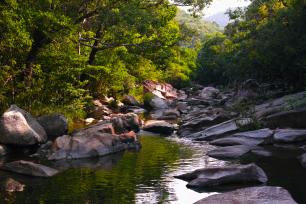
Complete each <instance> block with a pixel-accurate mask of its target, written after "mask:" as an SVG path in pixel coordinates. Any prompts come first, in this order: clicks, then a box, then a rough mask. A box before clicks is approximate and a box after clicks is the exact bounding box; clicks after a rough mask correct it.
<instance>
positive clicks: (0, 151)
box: [0, 144, 7, 156]
mask: <svg viewBox="0 0 306 204" xmlns="http://www.w3.org/2000/svg"><path fill="white" fill-rule="evenodd" d="M6 154H7V147H6V146H5V145H1V144H0V156H4V155H6Z"/></svg>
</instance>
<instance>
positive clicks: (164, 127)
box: [143, 120, 174, 135]
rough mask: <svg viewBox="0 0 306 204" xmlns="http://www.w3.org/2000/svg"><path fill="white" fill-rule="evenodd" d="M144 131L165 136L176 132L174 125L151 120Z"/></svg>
mask: <svg viewBox="0 0 306 204" xmlns="http://www.w3.org/2000/svg"><path fill="white" fill-rule="evenodd" d="M143 130H145V131H149V132H154V133H159V134H164V135H171V134H172V133H173V131H174V125H172V124H170V123H168V122H166V121H162V120H149V121H147V122H146V123H145V125H144V126H143Z"/></svg>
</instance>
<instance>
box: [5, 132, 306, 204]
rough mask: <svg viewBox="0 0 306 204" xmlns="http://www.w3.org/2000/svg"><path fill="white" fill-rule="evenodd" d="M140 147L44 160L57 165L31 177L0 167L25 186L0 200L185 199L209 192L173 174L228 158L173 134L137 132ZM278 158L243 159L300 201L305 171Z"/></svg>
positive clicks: (184, 203)
mask: <svg viewBox="0 0 306 204" xmlns="http://www.w3.org/2000/svg"><path fill="white" fill-rule="evenodd" d="M140 140H141V144H142V148H141V149H140V150H139V151H125V152H122V153H119V154H114V155H109V156H106V157H101V158H96V159H90V160H87V159H86V160H73V161H59V162H56V163H49V164H48V165H51V166H53V167H55V168H58V169H61V170H62V171H61V173H59V174H58V175H56V176H54V177H52V178H47V179H46V178H33V177H26V176H21V175H15V174H10V173H6V172H0V176H1V178H4V177H12V178H14V179H16V180H17V181H19V182H22V183H24V184H25V185H26V188H25V190H24V191H23V192H17V193H4V191H1V193H0V203H31V204H32V203H48V204H49V203H51V204H53V203H54V204H60V203H65V204H66V203H73V204H74V203H80V204H91V203H106V204H108V203H112V204H117V203H118V204H125V203H127V204H130V203H136V204H140V203H146V204H147V203H149V204H151V203H173V204H189V203H194V202H195V201H197V200H199V199H201V198H204V197H207V196H209V195H211V194H213V192H212V193H205V192H202V193H198V192H196V191H193V190H190V189H188V188H186V182H184V181H181V180H179V179H175V178H174V177H173V176H174V175H179V174H182V173H185V172H190V171H192V170H195V169H197V168H203V167H213V166H223V165H227V162H224V161H220V160H216V159H213V158H210V157H208V156H206V155H205V153H206V152H207V151H208V150H210V149H212V148H213V147H212V146H210V145H208V144H206V143H195V142H192V141H190V140H184V139H178V138H175V137H172V138H164V137H160V136H154V135H151V136H150V135H142V136H141V138H140ZM277 155H279V157H276V158H274V157H273V159H271V158H270V157H262V156H261V157H258V156H254V155H253V156H251V157H248V158H246V159H244V160H241V162H242V163H249V162H250V160H251V161H255V162H256V163H257V164H258V165H260V166H261V167H262V168H263V169H264V170H265V171H266V173H267V175H268V176H269V183H268V184H269V185H278V186H282V187H285V188H286V189H288V190H289V191H290V192H291V194H292V195H293V197H294V198H295V199H296V200H297V201H299V203H306V199H305V198H306V195H305V189H306V172H305V170H304V169H302V168H300V167H299V166H298V165H299V164H298V162H296V161H295V160H293V159H291V158H292V157H291V156H290V155H292V154H291V153H290V151H289V152H288V151H287V150H284V152H277Z"/></svg>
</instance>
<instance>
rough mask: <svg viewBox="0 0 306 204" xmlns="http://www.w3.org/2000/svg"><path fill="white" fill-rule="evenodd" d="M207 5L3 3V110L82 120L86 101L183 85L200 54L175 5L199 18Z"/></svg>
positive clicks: (80, 0) (77, 0)
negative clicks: (164, 84)
mask: <svg viewBox="0 0 306 204" xmlns="http://www.w3.org/2000/svg"><path fill="white" fill-rule="evenodd" d="M209 2H210V0H201V1H199V0H197V1H190V0H176V1H171V2H170V1H167V0H162V1H160V0H159V1H147V0H131V1H125V0H118V1H113V0H72V1H62V0H56V1H50V0H39V1H31V0H22V1H19V0H5V1H1V2H0V84H1V87H0V110H4V109H5V108H7V107H8V106H9V105H10V104H12V103H16V104H18V105H19V106H21V107H23V108H25V109H27V110H29V111H32V113H33V114H41V113H44V112H49V111H56V110H58V109H61V110H60V111H62V112H63V111H64V112H66V114H69V113H73V114H75V113H77V116H81V115H82V114H83V110H84V107H85V106H86V105H87V102H88V101H89V100H90V99H91V98H95V97H101V96H102V95H109V96H113V97H115V98H117V97H120V96H121V95H124V94H127V93H130V94H133V95H136V96H139V95H141V94H140V93H142V91H141V86H140V84H141V83H142V81H143V80H145V79H155V80H159V81H168V82H171V83H173V84H175V85H176V86H179V87H180V86H184V85H186V84H188V83H189V75H190V73H191V72H193V71H194V69H195V67H196V66H195V59H196V56H197V52H196V46H190V45H191V44H192V42H191V40H192V38H188V37H187V36H188V35H189V36H190V33H193V31H192V30H191V28H190V26H189V27H188V26H186V24H183V23H178V22H177V20H176V19H175V16H176V13H177V5H189V6H191V7H190V8H191V9H190V10H191V12H192V13H193V14H197V12H199V11H200V10H201V9H202V8H203V7H204V6H205V5H207V4H208V3H209ZM197 32H199V31H197ZM182 44H184V45H188V46H182Z"/></svg>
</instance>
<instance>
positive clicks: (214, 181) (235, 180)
mask: <svg viewBox="0 0 306 204" xmlns="http://www.w3.org/2000/svg"><path fill="white" fill-rule="evenodd" d="M176 178H179V179H182V180H185V181H188V182H189V183H188V184H187V186H188V187H190V188H200V189H213V188H216V187H222V186H223V187H225V186H230V185H235V186H237V185H250V184H258V183H265V182H267V180H268V179H267V176H266V174H265V172H264V171H263V170H262V169H261V168H260V167H258V166H257V165H255V164H248V165H234V166H229V167H214V168H204V169H198V170H195V171H193V172H191V173H187V174H183V175H180V176H176Z"/></svg>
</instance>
